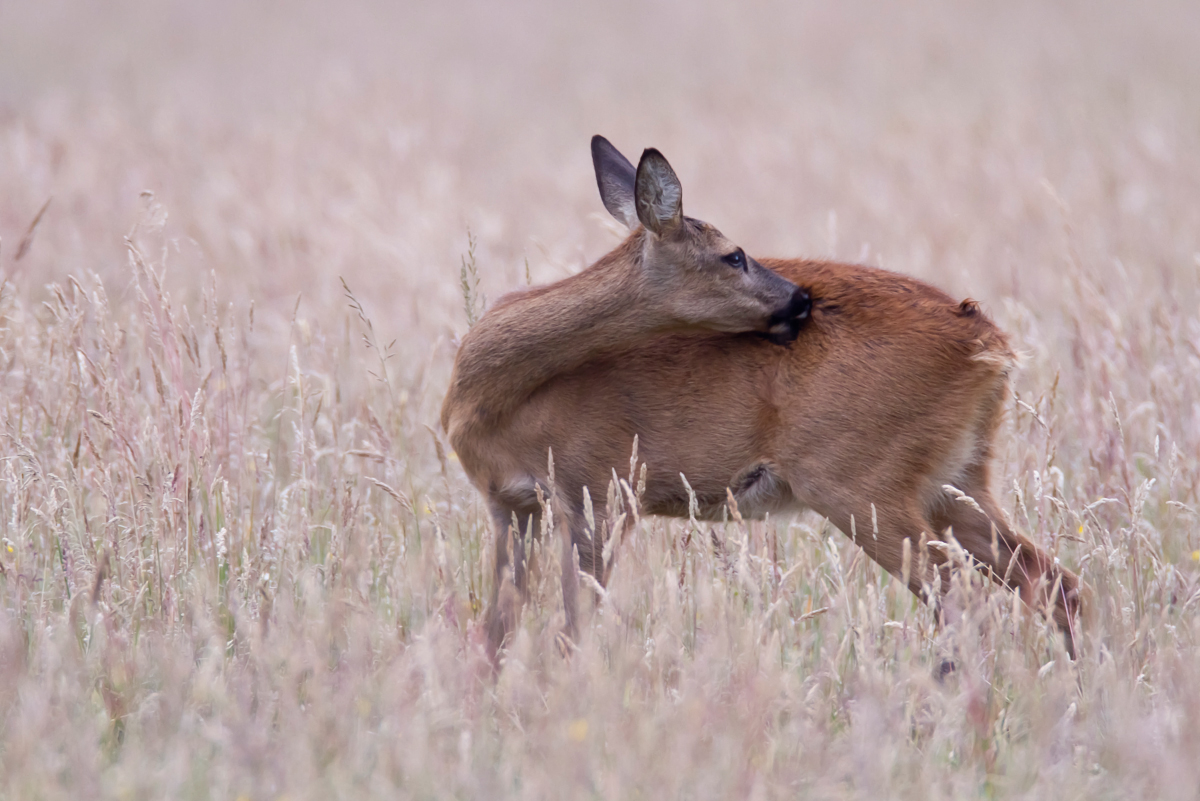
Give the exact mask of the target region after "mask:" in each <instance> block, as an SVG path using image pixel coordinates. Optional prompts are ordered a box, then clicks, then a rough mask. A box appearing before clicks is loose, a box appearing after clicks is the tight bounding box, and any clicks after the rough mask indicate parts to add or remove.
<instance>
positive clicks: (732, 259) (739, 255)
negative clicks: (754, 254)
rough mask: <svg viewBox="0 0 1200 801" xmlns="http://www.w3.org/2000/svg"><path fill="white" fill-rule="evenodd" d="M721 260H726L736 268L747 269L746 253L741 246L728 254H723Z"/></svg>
mask: <svg viewBox="0 0 1200 801" xmlns="http://www.w3.org/2000/svg"><path fill="white" fill-rule="evenodd" d="M721 261H723V262H725V263H726V264H728V265H729V266H730V267H732V268H733V269H735V270H745V269H746V254H745V253H744V252H743V251H742V249H741V248H738V249H737V250H735V251H733V252H732V253H730V254H729V255H728V256H722V257H721Z"/></svg>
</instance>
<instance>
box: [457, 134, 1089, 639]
mask: <svg viewBox="0 0 1200 801" xmlns="http://www.w3.org/2000/svg"><path fill="white" fill-rule="evenodd" d="M592 159H593V163H594V166H595V170H596V180H597V184H598V186H599V189H600V196H601V198H602V200H603V202H604V205H605V207H606V208H607V209H608V210H609V212H610V213H612V215H613V216H614V217H616V218H617V220H619V221H620V222H622V223H624V224H625V225H626V226H627V227H628V228H630V229H631V231H632V233H631V234H630V235H629V237H628V238H627V239H626V240H625V241H624V242H623V243H622V244H621V245H619V246H618V247H617V248H616V249H615V250H613V251H612V252H611V253H609V254H608V255H606V256H604V257H603V258H601V259H600V260H599V261H597V262H596V263H595V264H593V265H592V266H590V267H588V268H587V269H586V270H584V271H582V272H581V273H579V274H577V275H574V276H572V277H570V278H567V279H564V280H562V281H559V282H557V283H554V284H551V285H549V286H542V287H536V288H533V289H530V290H527V291H523V292H516V293H513V294H510V295H507V296H505V297H503V298H501V299H500V301H499V302H498V303H497V304H496V305H495V306H494V307H493V308H492V309H490V310H489V311H488V312H487V313H486V314H485V315H484V316H483V317H482V318H481V319H480V320H479V321H478V323H477V324H476V325H475V326H474V327H473V328H472V329H471V330H470V331H469V332H468V333H467V335H466V336H465V337H463V340H462V345H461V347H460V348H459V350H458V354H457V357H456V360H455V365H454V372H453V376H452V377H451V381H450V388H449V391H448V393H447V395H446V399H445V402H444V403H443V406H442V416H441V422H442V426H443V428H444V429H445V430H446V431H447V433H448V435H449V439H450V442H451V444H452V445H453V447H454V448H455V450H456V451H457V453H458V455H459V458H460V460H461V463H462V465H463V468H464V469H465V470H466V472H467V475H468V476H469V477H470V478H471V480H472V482H473V483H474V484H475V485H476V486H477V487H478V488H479V490H480V491H481V492H483V493H484V495H485V496H486V498H487V502H488V506H489V509H490V512H491V515H492V518H493V521H494V524H495V527H496V529H497V531H496V554H495V584H494V586H493V590H492V596H491V602H490V606H489V610H488V613H487V624H486V625H487V633H488V648H489V651H490V653H491V654H492V656H493V658H495V657H496V654H497V652H498V650H499V649H500V648H501V647H502V645H503V642H504V640H505V638H506V637H507V635H508V634H509V632H511V631H512V629H513V627H514V626H515V625H516V623H517V621H518V617H519V614H520V609H521V606H522V604H523V601H524V598H525V595H526V591H527V587H526V573H525V566H524V548H523V540H522V538H521V536H520V535H521V534H522V533H523V532H526V531H529V530H531V529H532V530H533V531H534V532H536V531H537V530H538V528H539V526H540V515H541V509H542V504H541V503H540V502H539V497H538V496H539V495H540V494H542V493H543V492H548V491H549V486H550V483H551V482H550V480H549V479H550V476H549V474H548V469H547V468H548V465H547V452H548V451H549V450H551V449H552V452H553V461H554V469H555V476H554V482H553V485H554V493H555V497H554V505H553V506H551V507H550V508H551V509H552V510H553V513H554V515H555V516H556V517H560V518H561V519H560V521H559V523H561V524H562V525H565V526H566V528H567V532H566V534H565V535H564V537H563V540H562V542H563V602H564V608H565V611H566V614H567V633H568V634H569V635H573V634H574V631H575V626H576V616H577V612H576V593H577V587H578V574H577V573H576V571H575V567H574V565H575V559H574V558H573V554H572V548H574V550H575V551H576V552H577V558H578V563H579V568H580V570H581V571H586V572H587V573H590V574H591V575H592V576H594V577H595V578H596V580H597V581H598V582H600V583H601V584H602V585H603V584H604V583H606V581H607V579H608V575H609V571H610V570H611V567H612V561H613V559H614V558H615V556H616V553H615V552H613V550H612V548H611V547H610V548H608V549H607V551H606V548H605V543H604V542H602V541H601V540H602V536H603V533H604V532H601V531H596V532H592V531H589V526H588V525H587V524H586V523H585V516H586V515H585V513H584V505H585V502H584V497H585V491H587V490H588V489H590V493H589V494H590V497H592V498H598V499H602V498H603V497H604V496H603V490H604V488H606V487H608V485H609V482H610V479H611V478H612V477H613V476H614V471H615V469H618V468H620V467H621V466H622V465H624V464H628V463H629V454H630V451H631V449H632V446H633V444H634V438H635V437H636V438H637V442H638V447H637V450H638V454H639V455H640V458H641V459H642V461H643V464H644V465H645V466H646V473H645V475H646V486H645V491H644V495H643V496H642V499H641V509H642V511H643V512H645V513H648V514H659V515H671V516H686V515H687V514H688V510H689V496H688V493H687V491H686V488H685V486H684V484H683V482H682V481H681V480H680V474H681V473H682V474H683V475H684V476H686V478H687V481H688V482H689V483H690V485H691V487H692V488H693V490H694V493H695V497H696V499H697V501H698V503H699V507H700V509H699V511H700V515H701V516H705V517H709V518H712V517H714V516H719V515H720V510H721V508H722V507H723V506H724V505H725V503H726V501H727V498H728V497H732V498H733V499H735V500H736V502H737V506H738V509H739V511H740V513H741V515H742V516H743V517H746V518H754V517H761V516H762V515H764V514H765V513H768V512H771V513H779V512H786V511H789V510H800V509H804V508H808V509H813V510H815V511H816V512H818V513H819V514H821V515H823V516H825V517H826V518H828V519H829V520H830V521H831V522H832V523H833V524H834V525H835V526H837V528H839V529H840V530H841V531H843V532H845V533H846V534H849V535H851V536H854V538H855V542H856V543H857V544H858V545H859V546H860V547H862V548H863V549H864V550H865V551H866V553H867V555H869V556H870V557H871V558H873V559H874V560H875V561H876V562H878V563H879V564H880V565H881V566H882V567H883V568H884V569H885V570H887V571H888V572H889V573H891V574H892V575H894V576H897V577H903V578H904V579H905V580H907V582H908V586H909V588H910V589H911V590H912V591H913V592H914V593H917V594H918V595H919V596H922V597H924V596H925V595H926V594H927V593H928V592H929V589H930V587H932V586H937V582H935V581H934V577H935V576H937V577H940V579H941V581H940V586H941V587H942V589H943V591H945V590H946V589H948V588H949V580H948V579H949V565H948V560H947V555H946V553H945V552H944V550H945V549H930V548H923V547H922V545H923V544H924V543H926V541H929V542H933V543H935V544H936V541H937V539H938V538H939V537H940V536H941V535H942V533H943V532H945V530H946V529H947V528H949V529H951V530H952V533H953V536H954V538H955V539H956V540H957V542H958V543H959V544H960V545H961V546H962V548H963V549H964V550H965V551H966V552H967V553H968V554H969V555H970V556H971V557H972V558H973V559H974V560H975V561H977V562H978V563H979V564H980V565H981V566H983V567H985V568H986V569H988V570H989V572H990V574H991V576H992V577H993V578H994V579H995V580H996V581H998V582H1001V583H1004V584H1007V585H1009V586H1011V587H1012V588H1014V589H1015V590H1017V592H1019V593H1020V596H1021V598H1022V599H1023V600H1024V601H1025V602H1026V603H1028V604H1030V605H1031V606H1034V607H1035V608H1044V607H1047V606H1048V607H1050V613H1051V614H1052V616H1053V619H1054V621H1055V622H1056V623H1057V624H1058V626H1059V627H1060V628H1061V629H1062V630H1063V632H1064V633H1065V634H1066V642H1067V648H1068V650H1069V651H1070V652H1071V653H1072V654H1073V652H1074V641H1073V636H1072V626H1073V622H1074V618H1075V613H1076V612H1077V610H1078V604H1079V601H1078V580H1077V578H1076V577H1075V576H1074V574H1072V573H1070V572H1069V571H1067V570H1066V569H1064V568H1061V567H1059V566H1058V565H1057V564H1056V561H1055V560H1054V559H1053V558H1052V557H1051V556H1049V555H1048V554H1047V553H1045V552H1044V551H1043V550H1041V549H1040V548H1038V547H1037V546H1036V545H1034V544H1033V543H1032V542H1031V541H1030V540H1029V539H1027V538H1026V537H1024V536H1022V535H1021V534H1019V533H1018V532H1016V531H1014V530H1013V529H1012V527H1011V526H1010V525H1009V524H1008V522H1007V521H1006V519H1005V516H1004V514H1003V513H1002V512H1001V510H1000V507H999V506H998V504H997V503H996V500H995V498H994V497H993V495H992V493H991V490H990V487H989V471H990V463H991V460H992V446H993V440H994V438H995V435H996V430H997V427H998V426H999V424H1000V421H1001V418H1002V416H1003V411H1004V405H1005V401H1006V397H1007V391H1008V373H1009V370H1010V369H1011V367H1012V365H1013V362H1014V356H1013V353H1012V351H1011V349H1010V348H1009V345H1008V341H1007V338H1006V337H1005V335H1004V334H1003V333H1002V332H1001V331H1000V330H999V329H998V328H997V327H996V326H995V325H994V324H993V323H992V322H991V321H990V320H989V319H988V318H987V317H986V316H985V315H984V314H983V313H982V312H981V311H980V310H979V308H978V306H977V305H976V304H975V303H974V302H972V301H970V300H965V301H963V302H961V303H957V302H955V301H953V300H952V299H951V298H950V297H948V296H947V295H945V294H944V293H943V292H941V291H939V290H937V289H935V288H933V287H931V286H929V285H927V284H924V283H922V282H920V281H917V280H916V279H913V278H909V277H906V276H903V275H898V274H896V273H891V272H887V271H884V270H880V269H873V268H868V267H861V266H855V265H849V264H838V263H829V262H818V261H805V260H775V259H769V260H764V261H762V262H758V261H756V260H754V259H752V258H750V257H749V256H747V255H746V254H745V253H744V252H743V251H742V249H741V248H739V247H737V246H736V245H734V244H733V243H732V242H730V241H729V240H728V239H726V238H725V237H724V236H722V235H721V234H720V233H719V232H718V231H717V230H716V229H715V228H713V227H712V226H711V225H708V224H707V223H703V222H700V221H698V220H694V219H691V218H689V217H685V216H684V215H683V212H682V205H681V201H682V190H681V188H680V185H679V181H678V179H677V177H676V176H675V173H674V171H673V170H672V169H671V167H670V165H669V164H668V163H667V161H666V160H665V159H664V158H663V157H662V155H661V154H660V153H659V152H658V151H657V150H653V149H651V150H646V151H645V152H644V153H643V154H642V158H641V161H640V163H639V164H638V167H637V169H636V170H635V169H634V167H633V165H632V164H630V163H629V162H628V161H627V160H626V159H625V158H624V157H623V156H622V155H621V154H620V153H619V152H618V151H617V150H616V149H615V148H614V147H613V146H612V145H611V144H609V143H608V141H607V140H605V139H604V138H603V137H600V136H597V137H594V138H593V139H592ZM948 486H949V487H950V488H955V489H957V490H959V491H961V492H962V493H965V494H966V495H968V496H970V497H971V498H973V499H974V501H975V503H974V504H970V503H965V502H962V501H960V500H958V499H956V497H955V496H954V495H953V493H951V492H950V491H949V490H948V489H947V487H948ZM608 511H609V510H607V509H606V508H605V503H604V501H603V500H599V502H598V503H597V508H596V512H595V515H594V520H595V521H597V522H598V521H600V520H602V519H606V518H607V512H608ZM852 521H857V522H856V523H854V522H852ZM514 534H515V535H516V536H513V535H514ZM608 536H610V537H619V536H620V534H619V532H608ZM510 541H511V542H512V551H513V554H512V556H511V557H510V552H509V551H510V545H509V544H510ZM614 543H615V540H614ZM510 559H511V561H510ZM928 600H931V601H936V600H937V599H934V598H930V599H928Z"/></svg>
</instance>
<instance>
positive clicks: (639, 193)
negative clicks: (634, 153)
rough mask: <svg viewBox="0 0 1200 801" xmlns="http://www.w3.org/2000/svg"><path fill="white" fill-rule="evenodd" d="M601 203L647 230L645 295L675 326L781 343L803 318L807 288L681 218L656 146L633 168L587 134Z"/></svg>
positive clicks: (676, 187)
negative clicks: (745, 334)
mask: <svg viewBox="0 0 1200 801" xmlns="http://www.w3.org/2000/svg"><path fill="white" fill-rule="evenodd" d="M592 160H593V162H594V164H595V167H596V182H597V184H598V186H599V188H600V196H601V198H602V199H603V201H604V205H605V207H606V208H607V209H608V210H609V212H610V213H611V214H612V215H613V216H614V217H616V218H617V219H618V220H619V221H621V222H623V223H624V224H625V225H626V226H628V227H629V228H631V229H635V228H637V226H638V225H641V226H643V227H644V228H645V229H646V234H645V237H646V238H645V245H644V248H643V252H642V265H641V267H642V270H643V271H644V277H645V279H646V292H647V294H648V295H649V296H650V297H649V298H647V299H648V300H650V301H651V302H653V303H654V304H655V305H656V306H658V307H659V308H661V309H663V310H664V311H665V312H666V313H667V314H668V315H669V316H670V317H671V318H672V319H673V320H675V321H676V322H677V323H678V324H679V325H680V326H681V327H687V328H702V329H707V330H711V331H723V332H727V333H743V332H756V333H759V334H762V335H763V336H765V337H766V338H767V339H769V340H771V341H772V342H775V343H777V344H781V345H786V344H788V343H790V342H792V341H793V340H794V339H795V338H796V336H797V335H798V334H799V331H800V326H801V325H802V324H803V322H804V320H805V319H807V317H808V313H809V309H810V307H811V300H810V298H809V295H808V292H807V291H805V290H804V289H802V288H800V287H798V286H796V285H795V284H793V283H792V282H791V281H788V280H787V279H785V278H783V277H781V276H779V275H776V274H775V273H773V272H771V271H770V270H768V269H767V268H765V267H763V266H762V265H761V264H759V263H758V262H757V261H755V260H754V259H753V258H751V257H750V256H748V255H746V253H745V251H743V250H742V249H741V248H740V247H738V246H737V245H736V244H734V243H733V242H731V241H729V239H727V238H726V237H725V236H724V235H723V234H722V233H721V232H720V231H718V230H717V229H716V228H715V227H713V226H711V225H709V224H708V223H705V222H701V221H700V220H695V219H692V218H691V217H685V216H684V215H683V203H682V200H683V189H682V187H681V186H680V184H679V179H678V177H676V175H675V171H674V170H672V169H671V165H670V164H669V163H667V160H666V159H665V158H663V156H662V154H661V153H659V152H658V151H657V150H654V149H649V150H646V151H645V152H644V153H643V154H642V158H641V161H640V162H639V164H638V166H637V169H636V170H635V169H634V167H633V165H632V164H630V163H629V161H628V160H626V159H625V157H624V156H622V155H621V154H620V153H619V152H618V151H617V150H616V148H614V147H613V146H612V145H611V144H609V143H608V141H607V140H606V139H604V138H603V137H599V136H597V137H594V138H593V139H592Z"/></svg>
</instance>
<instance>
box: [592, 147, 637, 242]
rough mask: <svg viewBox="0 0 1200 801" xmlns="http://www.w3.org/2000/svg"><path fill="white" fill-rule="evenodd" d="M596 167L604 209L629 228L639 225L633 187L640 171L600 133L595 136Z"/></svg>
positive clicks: (593, 159)
mask: <svg viewBox="0 0 1200 801" xmlns="http://www.w3.org/2000/svg"><path fill="white" fill-rule="evenodd" d="M592 166H593V167H595V168H596V186H598V187H600V199H601V200H602V201H604V208H606V209H608V213H609V214H611V215H612V216H614V217H616V218H617V221H618V222H620V223H622V224H624V226H625V227H626V228H629V229H633V228H636V227H637V225H638V216H637V208H636V206H635V205H634V200H633V186H634V182H635V181H636V180H637V171H636V170H635V169H634V168H633V165H632V164H630V163H629V159H627V158H625V157H624V156H622V155H621V151H619V150H617V149H616V148H615V147H613V146H612V143H611V142H609V141H608V140H607V139H605V138H604V137H603V136H600V135H599V134H597V135H596V136H593V137H592Z"/></svg>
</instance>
